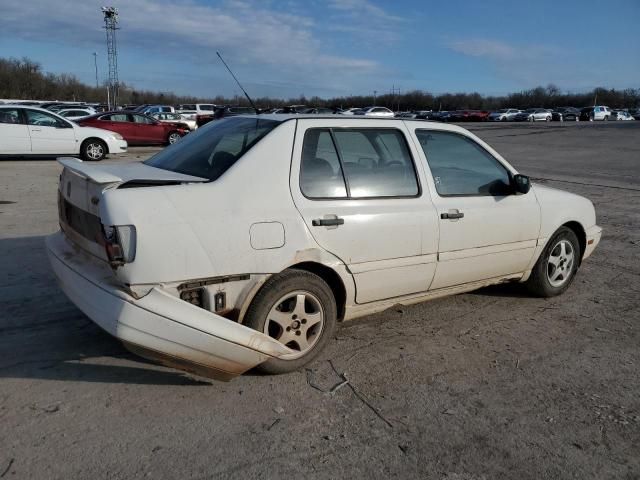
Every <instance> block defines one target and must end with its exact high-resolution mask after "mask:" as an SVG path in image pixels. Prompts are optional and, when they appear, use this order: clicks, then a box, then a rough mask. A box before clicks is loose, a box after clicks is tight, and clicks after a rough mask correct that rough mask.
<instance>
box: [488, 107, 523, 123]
mask: <svg viewBox="0 0 640 480" xmlns="http://www.w3.org/2000/svg"><path fill="white" fill-rule="evenodd" d="M521 112H522V110H518V109H517V108H502V109H500V110H496V111H495V112H491V113H490V114H489V121H490V122H511V121H513V119H514V118H515V116H516V115H517V114H519V113H521Z"/></svg>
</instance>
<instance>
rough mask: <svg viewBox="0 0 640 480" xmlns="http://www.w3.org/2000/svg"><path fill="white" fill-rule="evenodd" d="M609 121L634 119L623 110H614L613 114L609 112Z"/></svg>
mask: <svg viewBox="0 0 640 480" xmlns="http://www.w3.org/2000/svg"><path fill="white" fill-rule="evenodd" d="M611 120H621V121H628V120H635V118H634V117H633V115H631V114H630V113H629V112H627V111H625V110H614V111H613V112H611Z"/></svg>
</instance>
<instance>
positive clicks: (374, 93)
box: [373, 90, 378, 105]
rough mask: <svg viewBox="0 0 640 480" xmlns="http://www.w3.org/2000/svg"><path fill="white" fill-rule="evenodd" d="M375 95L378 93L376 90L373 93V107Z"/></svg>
mask: <svg viewBox="0 0 640 480" xmlns="http://www.w3.org/2000/svg"><path fill="white" fill-rule="evenodd" d="M376 93H378V91H377V90H374V91H373V104H374V105H375V104H376Z"/></svg>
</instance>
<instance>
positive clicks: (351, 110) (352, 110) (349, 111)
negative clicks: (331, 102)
mask: <svg viewBox="0 0 640 480" xmlns="http://www.w3.org/2000/svg"><path fill="white" fill-rule="evenodd" d="M358 110H361V109H360V108H358V107H353V108H347V109H346V110H342V111H341V112H340V115H355V113H356V112H357V111H358Z"/></svg>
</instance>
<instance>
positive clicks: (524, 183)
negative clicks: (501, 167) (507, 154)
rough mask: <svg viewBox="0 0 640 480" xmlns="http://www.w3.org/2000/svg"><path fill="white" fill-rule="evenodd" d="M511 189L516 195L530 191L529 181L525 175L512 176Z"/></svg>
mask: <svg viewBox="0 0 640 480" xmlns="http://www.w3.org/2000/svg"><path fill="white" fill-rule="evenodd" d="M513 188H514V190H515V191H516V193H522V194H525V193H528V192H529V190H531V180H529V177H527V176H526V175H520V174H519V173H518V174H516V175H514V176H513Z"/></svg>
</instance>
